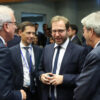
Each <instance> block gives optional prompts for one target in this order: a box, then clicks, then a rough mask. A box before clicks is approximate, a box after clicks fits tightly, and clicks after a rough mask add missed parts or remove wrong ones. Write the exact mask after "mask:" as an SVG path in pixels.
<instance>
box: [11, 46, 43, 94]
mask: <svg viewBox="0 0 100 100" xmlns="http://www.w3.org/2000/svg"><path fill="white" fill-rule="evenodd" d="M10 51H11V55H12V59H13V65H14V67H13V71H14V78H15V80H14V82H15V83H14V85H15V89H22V87H23V80H24V79H23V65H22V59H21V50H20V45H19V44H18V45H16V46H14V47H12V48H10ZM33 51H34V55H35V71H33V70H31V72H30V79H31V86H30V91H31V92H32V93H34V92H35V89H34V88H35V87H34V77H35V74H36V72H37V67H38V66H39V62H40V58H41V54H42V49H41V48H39V47H38V46H33Z"/></svg>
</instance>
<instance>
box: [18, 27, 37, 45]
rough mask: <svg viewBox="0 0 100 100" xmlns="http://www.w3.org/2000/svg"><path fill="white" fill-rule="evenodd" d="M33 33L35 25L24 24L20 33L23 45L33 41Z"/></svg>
mask: <svg viewBox="0 0 100 100" xmlns="http://www.w3.org/2000/svg"><path fill="white" fill-rule="evenodd" d="M34 35H35V27H33V26H26V27H25V29H24V31H23V32H21V33H20V36H21V40H22V42H23V44H24V45H25V46H28V45H30V44H31V43H32V42H33V38H34Z"/></svg>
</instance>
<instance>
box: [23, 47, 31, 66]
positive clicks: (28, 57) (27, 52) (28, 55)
mask: <svg viewBox="0 0 100 100" xmlns="http://www.w3.org/2000/svg"><path fill="white" fill-rule="evenodd" d="M24 49H25V50H26V59H27V62H28V65H29V66H30V64H31V62H30V54H29V51H28V49H29V47H24Z"/></svg>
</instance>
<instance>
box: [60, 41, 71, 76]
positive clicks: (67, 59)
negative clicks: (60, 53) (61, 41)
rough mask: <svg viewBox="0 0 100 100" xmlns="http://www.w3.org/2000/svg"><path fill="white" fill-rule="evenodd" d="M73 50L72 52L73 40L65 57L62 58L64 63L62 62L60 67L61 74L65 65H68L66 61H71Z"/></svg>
mask: <svg viewBox="0 0 100 100" xmlns="http://www.w3.org/2000/svg"><path fill="white" fill-rule="evenodd" d="M71 52H72V46H71V42H69V44H68V47H67V48H66V51H65V54H64V57H63V59H62V64H61V67H60V72H59V74H61V73H63V71H64V69H65V67H67V66H65V65H66V62H69V58H70V57H71Z"/></svg>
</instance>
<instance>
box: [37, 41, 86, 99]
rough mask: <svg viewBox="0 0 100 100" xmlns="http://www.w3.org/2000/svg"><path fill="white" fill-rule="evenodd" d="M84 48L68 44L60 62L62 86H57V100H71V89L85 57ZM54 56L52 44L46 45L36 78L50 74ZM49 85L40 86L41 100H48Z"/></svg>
mask: <svg viewBox="0 0 100 100" xmlns="http://www.w3.org/2000/svg"><path fill="white" fill-rule="evenodd" d="M84 50H85V49H84V48H83V47H81V46H79V45H77V44H73V43H72V42H69V44H68V47H67V49H66V51H65V54H64V58H63V60H62V64H61V69H60V75H63V76H64V79H63V84H61V85H58V86H57V100H73V89H74V87H75V79H76V77H77V76H78V74H79V73H80V71H81V66H82V64H83V61H84V58H85V55H84ZM53 54H54V44H50V45H47V46H46V47H45V48H44V51H43V56H42V59H41V63H40V67H39V69H38V76H40V75H41V74H43V73H47V72H51V69H52V59H53ZM48 97H49V85H45V84H42V97H41V100H48Z"/></svg>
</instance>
